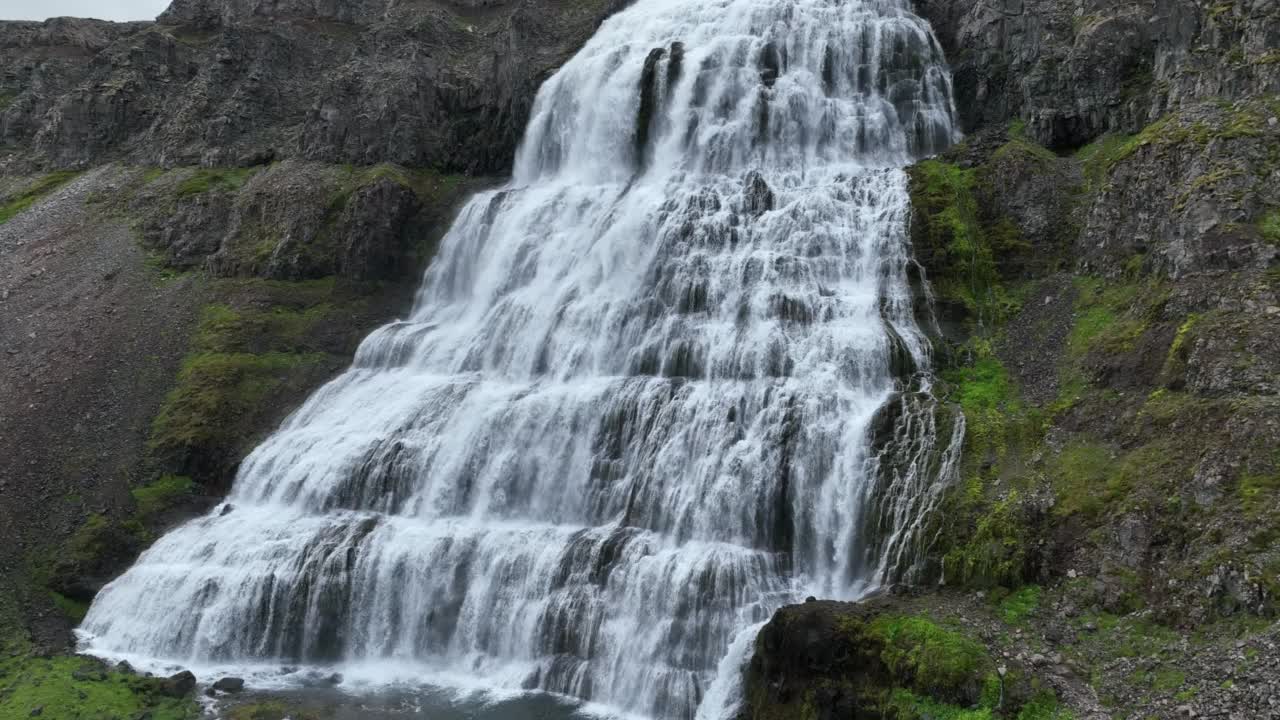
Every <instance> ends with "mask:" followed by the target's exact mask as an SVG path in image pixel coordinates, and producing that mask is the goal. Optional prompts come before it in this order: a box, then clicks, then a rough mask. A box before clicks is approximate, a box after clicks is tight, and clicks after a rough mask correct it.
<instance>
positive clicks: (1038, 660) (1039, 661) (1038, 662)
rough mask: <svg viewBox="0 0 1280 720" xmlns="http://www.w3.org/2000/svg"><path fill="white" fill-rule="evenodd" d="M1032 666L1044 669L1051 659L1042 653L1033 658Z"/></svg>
mask: <svg viewBox="0 0 1280 720" xmlns="http://www.w3.org/2000/svg"><path fill="white" fill-rule="evenodd" d="M1031 664H1032V665H1035V666H1036V667H1042V666H1044V665H1048V664H1049V658H1047V657H1045V656H1043V655H1041V654H1040V653H1036V654H1034V655H1032V656H1031Z"/></svg>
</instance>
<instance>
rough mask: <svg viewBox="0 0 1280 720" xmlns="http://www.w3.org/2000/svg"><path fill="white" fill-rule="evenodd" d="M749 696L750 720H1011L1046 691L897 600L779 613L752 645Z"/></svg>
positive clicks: (746, 713) (966, 637)
mask: <svg viewBox="0 0 1280 720" xmlns="http://www.w3.org/2000/svg"><path fill="white" fill-rule="evenodd" d="M745 690H746V704H745V706H744V710H743V713H742V717H743V718H744V720H772V719H774V718H778V719H781V718H788V719H791V718H805V719H807V720H827V719H828V718H833V719H834V718H861V719H865V720H873V719H874V720H879V719H885V720H889V719H891V718H892V719H897V720H915V719H916V718H920V719H923V718H966V719H977V718H995V717H1003V718H1015V717H1022V715H1020V714H1019V713H1020V712H1021V711H1022V710H1023V708H1024V706H1028V705H1029V701H1030V700H1032V698H1033V696H1035V695H1036V694H1037V693H1039V692H1042V691H1037V690H1034V689H1033V684H1032V682H1031V675H1030V674H1029V673H1028V671H1027V670H1026V669H1025V668H1022V667H1020V666H1018V665H1017V664H1016V663H1014V664H1011V663H1008V662H1007V661H1002V662H1000V663H997V662H996V660H995V658H993V657H992V656H991V654H990V653H989V651H988V650H987V648H986V647H985V645H984V644H983V643H982V642H980V641H978V640H977V639H975V638H974V637H972V636H971V635H970V634H969V633H968V632H966V631H965V630H964V629H963V628H962V627H961V626H958V625H955V626H951V625H945V624H942V623H939V622H937V621H936V620H934V619H932V618H930V617H928V616H926V615H920V614H915V613H910V612H904V609H903V608H902V607H900V606H899V604H898V603H897V602H896V601H895V600H894V599H892V598H879V599H876V600H871V601H868V602H865V603H836V602H817V601H814V602H808V603H805V604H803V605H793V606H790V607H787V608H783V609H782V610H780V611H779V612H778V613H777V614H776V615H775V616H774V618H773V619H772V620H771V621H770V622H769V624H768V625H766V626H765V627H764V629H763V630H761V631H760V635H759V636H758V638H757V639H756V650H755V655H754V656H753V658H752V661H751V665H750V667H749V668H748V671H747V678H746V688H745ZM1051 701H1052V694H1049V695H1048V699H1047V700H1046V699H1045V698H1040V702H1041V703H1048V702H1051ZM1054 707H1055V708H1056V702H1054ZM1050 717H1052V716H1050Z"/></svg>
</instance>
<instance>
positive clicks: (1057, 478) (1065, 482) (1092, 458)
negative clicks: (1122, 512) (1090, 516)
mask: <svg viewBox="0 0 1280 720" xmlns="http://www.w3.org/2000/svg"><path fill="white" fill-rule="evenodd" d="M1114 464H1115V461H1114V459H1113V458H1112V455H1111V453H1110V452H1109V451H1108V450H1107V449H1106V448H1104V447H1102V446H1100V445H1095V444H1091V443H1087V442H1082V441H1077V442H1074V443H1072V444H1071V445H1068V446H1067V447H1065V448H1063V449H1062V451H1061V452H1059V453H1058V454H1057V455H1055V456H1054V457H1053V458H1052V459H1051V462H1050V466H1049V476H1050V478H1052V481H1053V486H1054V492H1055V495H1056V496H1057V503H1056V504H1055V505H1054V513H1055V514H1058V515H1074V514H1076V513H1094V512H1097V511H1098V510H1099V509H1100V508H1101V507H1102V506H1103V505H1104V504H1105V503H1106V502H1107V501H1108V500H1109V499H1110V497H1109V495H1108V494H1107V491H1106V486H1107V480H1108V478H1109V476H1110V473H1111V469H1112V467H1113V466H1114Z"/></svg>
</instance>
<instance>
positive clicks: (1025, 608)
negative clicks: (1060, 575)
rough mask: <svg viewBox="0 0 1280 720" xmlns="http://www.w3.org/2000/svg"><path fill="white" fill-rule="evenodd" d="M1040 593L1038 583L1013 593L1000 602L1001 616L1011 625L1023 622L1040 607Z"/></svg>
mask: <svg viewBox="0 0 1280 720" xmlns="http://www.w3.org/2000/svg"><path fill="white" fill-rule="evenodd" d="M1040 594H1041V590H1040V587H1039V586H1038V585H1027V586H1026V587H1023V588H1020V589H1018V590H1017V591H1015V592H1013V593H1011V594H1010V595H1009V596H1008V597H1006V598H1005V599H1004V600H1002V601H1001V602H1000V617H1002V618H1004V621H1005V622H1007V623H1009V624H1010V625H1016V624H1018V623H1021V622H1022V621H1024V620H1026V619H1027V617H1029V616H1030V615H1031V613H1033V612H1035V611H1036V609H1037V608H1039V607H1040Z"/></svg>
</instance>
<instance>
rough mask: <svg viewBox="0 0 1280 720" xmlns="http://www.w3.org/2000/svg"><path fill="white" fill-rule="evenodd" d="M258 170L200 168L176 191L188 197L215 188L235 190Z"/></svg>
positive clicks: (178, 194) (181, 196)
mask: <svg viewBox="0 0 1280 720" xmlns="http://www.w3.org/2000/svg"><path fill="white" fill-rule="evenodd" d="M257 171H258V169H257V168H198V169H196V170H193V171H192V172H191V174H190V175H188V176H187V177H186V178H185V179H183V181H182V182H181V183H179V184H178V187H177V190H176V193H177V196H178V197H180V198H187V197H192V196H195V195H203V194H204V193H207V192H212V191H215V190H225V191H230V192H234V191H236V190H239V189H240V188H242V187H244V184H245V183H247V182H249V178H251V177H253V175H254V173H256V172H257ZM151 179H152V180H154V177H153V178H151ZM146 182H148V183H149V182H150V180H146Z"/></svg>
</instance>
